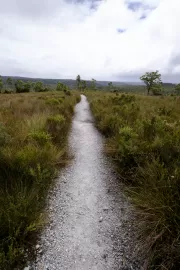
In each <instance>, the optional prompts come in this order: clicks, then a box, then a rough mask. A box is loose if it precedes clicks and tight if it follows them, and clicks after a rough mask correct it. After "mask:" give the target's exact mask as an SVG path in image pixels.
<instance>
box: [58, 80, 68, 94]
mask: <svg viewBox="0 0 180 270" xmlns="http://www.w3.org/2000/svg"><path fill="white" fill-rule="evenodd" d="M68 90H69V88H68V87H67V86H66V85H65V84H63V83H61V82H58V83H57V86H56V91H64V92H66V91H68Z"/></svg>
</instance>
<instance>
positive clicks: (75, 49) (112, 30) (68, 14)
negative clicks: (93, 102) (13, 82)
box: [0, 0, 180, 82]
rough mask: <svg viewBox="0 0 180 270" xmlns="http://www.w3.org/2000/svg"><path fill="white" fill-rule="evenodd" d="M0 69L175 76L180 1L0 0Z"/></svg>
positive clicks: (43, 74) (179, 56) (108, 76)
mask: <svg viewBox="0 0 180 270" xmlns="http://www.w3.org/2000/svg"><path fill="white" fill-rule="evenodd" d="M0 7H1V8H0V22H1V23H0V75H7V76H13V75H14V76H23V77H36V78H65V79H74V78H76V76H77V74H80V75H81V77H82V78H83V79H85V80H86V79H92V78H95V79H97V80H107V81H109V80H111V81H138V80H139V77H140V76H141V75H142V74H144V73H145V72H147V71H155V70H159V71H160V73H161V74H162V79H163V80H164V81H166V82H180V27H179V25H180V16H179V14H180V0H171V1H170V0H31V1H25V0H6V1H4V0H0Z"/></svg>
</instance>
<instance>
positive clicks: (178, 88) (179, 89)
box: [175, 83, 180, 95]
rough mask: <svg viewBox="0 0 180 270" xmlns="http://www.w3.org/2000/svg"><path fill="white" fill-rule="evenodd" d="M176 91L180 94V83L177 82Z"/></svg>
mask: <svg viewBox="0 0 180 270" xmlns="http://www.w3.org/2000/svg"><path fill="white" fill-rule="evenodd" d="M175 91H176V94H178V95H179V94H180V83H178V84H176V86H175Z"/></svg>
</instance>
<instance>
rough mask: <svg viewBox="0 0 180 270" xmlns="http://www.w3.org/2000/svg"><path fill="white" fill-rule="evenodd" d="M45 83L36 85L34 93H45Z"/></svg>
mask: <svg viewBox="0 0 180 270" xmlns="http://www.w3.org/2000/svg"><path fill="white" fill-rule="evenodd" d="M43 89H44V87H43V83H42V82H36V83H35V85H34V91H35V92H43Z"/></svg>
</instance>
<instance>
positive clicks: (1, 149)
mask: <svg viewBox="0 0 180 270" xmlns="http://www.w3.org/2000/svg"><path fill="white" fill-rule="evenodd" d="M0 100H1V108H0V269H3V270H4V269H15V268H17V267H18V269H21V268H23V266H24V264H25V262H26V261H27V258H28V257H29V256H30V255H31V254H32V252H31V251H32V250H31V247H32V246H33V245H32V243H35V241H36V236H37V233H38V232H39V230H40V229H41V227H42V225H43V223H44V220H45V219H44V216H43V215H42V212H43V207H44V205H45V201H46V196H47V192H48V189H49V187H50V185H51V183H52V179H53V178H54V177H55V176H56V174H57V172H58V170H59V164H61V163H63V159H64V155H65V153H66V139H67V133H68V130H69V126H70V123H71V118H72V114H73V107H74V105H75V103H76V102H77V101H79V95H78V94H75V93H74V92H72V94H71V96H68V95H66V94H65V93H63V92H61V93H58V92H52V93H31V94H30V93H28V94H12V95H5V94H3V95H0ZM56 101H57V102H56ZM52 105H53V106H52Z"/></svg>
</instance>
